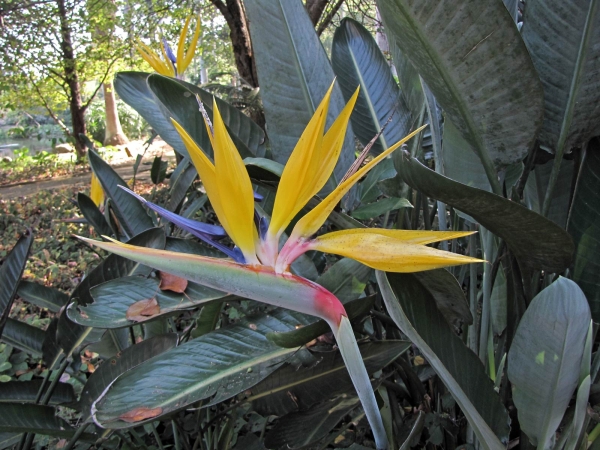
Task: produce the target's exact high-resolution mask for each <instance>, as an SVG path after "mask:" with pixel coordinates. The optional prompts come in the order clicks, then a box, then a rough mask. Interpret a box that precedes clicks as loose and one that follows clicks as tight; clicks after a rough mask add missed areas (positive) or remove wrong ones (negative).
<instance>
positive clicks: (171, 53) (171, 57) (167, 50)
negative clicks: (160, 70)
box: [162, 38, 177, 64]
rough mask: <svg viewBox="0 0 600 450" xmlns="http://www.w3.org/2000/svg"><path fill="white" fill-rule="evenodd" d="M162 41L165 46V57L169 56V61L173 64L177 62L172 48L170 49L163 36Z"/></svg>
mask: <svg viewBox="0 0 600 450" xmlns="http://www.w3.org/2000/svg"><path fill="white" fill-rule="evenodd" d="M162 42H163V45H164V46H165V52H166V53H167V58H169V59H170V60H171V62H172V63H173V64H175V63H176V62H177V58H176V57H175V54H174V53H173V50H171V47H170V46H169V43H168V42H167V40H166V39H165V38H163V39H162Z"/></svg>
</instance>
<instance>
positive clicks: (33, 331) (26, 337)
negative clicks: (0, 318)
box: [2, 318, 46, 358]
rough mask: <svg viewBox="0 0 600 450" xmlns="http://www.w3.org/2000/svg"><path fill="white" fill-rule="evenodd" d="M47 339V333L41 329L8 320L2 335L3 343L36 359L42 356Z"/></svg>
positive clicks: (14, 320)
mask: <svg viewBox="0 0 600 450" xmlns="http://www.w3.org/2000/svg"><path fill="white" fill-rule="evenodd" d="M45 338H46V332H45V331H44V330H41V329H39V328H36V327H34V326H33V325H29V324H27V323H25V322H20V321H18V320H16V319H11V318H8V320H7V321H6V325H5V326H4V333H2V342H6V343H7V344H8V345H12V346H13V347H15V348H18V349H19V350H22V351H24V352H25V353H28V354H30V355H31V356H33V357H34V358H40V357H41V356H42V344H43V343H44V339H45Z"/></svg>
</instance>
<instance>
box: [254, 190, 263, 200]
mask: <svg viewBox="0 0 600 450" xmlns="http://www.w3.org/2000/svg"><path fill="white" fill-rule="evenodd" d="M264 199H265V198H264V197H263V196H262V195H260V194H259V193H258V192H255V193H254V200H255V201H257V202H262V201H263V200H264Z"/></svg>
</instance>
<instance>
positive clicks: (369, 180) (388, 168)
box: [359, 158, 396, 203]
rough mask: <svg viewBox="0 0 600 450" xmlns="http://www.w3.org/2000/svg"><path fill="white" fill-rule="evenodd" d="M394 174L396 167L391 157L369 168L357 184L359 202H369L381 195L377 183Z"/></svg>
mask: <svg viewBox="0 0 600 450" xmlns="http://www.w3.org/2000/svg"><path fill="white" fill-rule="evenodd" d="M395 176H396V169H395V168H394V163H393V161H392V159H391V158H386V159H385V160H383V161H381V162H380V163H379V164H377V166H375V167H374V168H373V170H371V171H370V172H369V173H368V174H367V176H366V177H365V179H364V180H363V181H362V182H361V183H360V184H359V186H360V202H361V203H371V202H374V201H375V200H377V197H379V196H380V195H381V189H380V188H379V183H380V182H381V181H383V180H389V179H390V178H393V177H395Z"/></svg>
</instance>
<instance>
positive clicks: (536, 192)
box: [523, 160, 583, 228]
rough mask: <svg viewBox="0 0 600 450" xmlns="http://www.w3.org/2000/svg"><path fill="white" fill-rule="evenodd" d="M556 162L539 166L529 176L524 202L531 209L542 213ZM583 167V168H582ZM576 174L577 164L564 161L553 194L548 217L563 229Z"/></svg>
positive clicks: (524, 192)
mask: <svg viewBox="0 0 600 450" xmlns="http://www.w3.org/2000/svg"><path fill="white" fill-rule="evenodd" d="M553 165H554V161H548V162H547V163H546V164H542V165H537V166H535V169H534V170H533V171H532V172H531V173H530V174H529V177H528V178H527V183H526V184H525V189H524V191H523V200H524V201H525V204H526V205H527V206H528V207H529V209H531V210H533V211H535V212H537V213H540V214H541V211H542V204H543V203H544V196H545V195H546V191H547V189H548V184H549V180H550V175H551V172H552V166H553ZM582 167H583V166H582ZM574 172H575V162H574V161H572V160H571V161H568V160H563V161H562V163H561V165H560V172H559V173H558V178H557V180H556V188H555V189H554V192H553V194H552V202H551V203H550V209H549V210H548V214H547V215H546V217H548V219H550V220H551V221H552V222H554V223H556V224H557V225H559V226H560V227H562V228H565V227H566V225H567V215H568V213H569V202H570V201H571V187H572V182H573V176H574Z"/></svg>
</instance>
